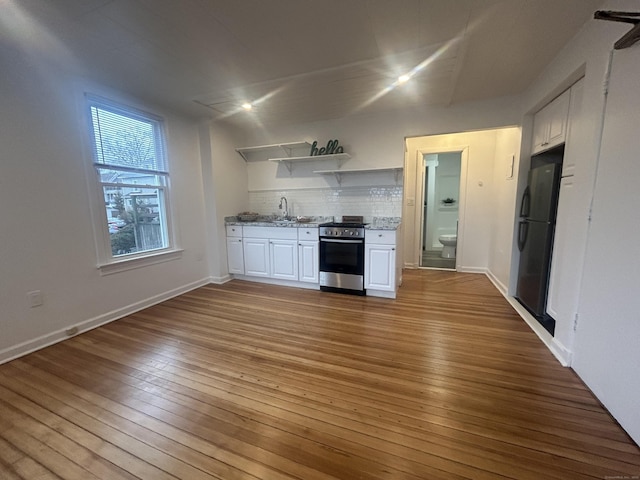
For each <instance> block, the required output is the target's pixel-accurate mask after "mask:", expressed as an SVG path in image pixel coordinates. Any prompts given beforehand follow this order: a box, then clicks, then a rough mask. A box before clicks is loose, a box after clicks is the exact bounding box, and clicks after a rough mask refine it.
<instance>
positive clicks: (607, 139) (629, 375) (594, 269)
mask: <svg viewBox="0 0 640 480" xmlns="http://www.w3.org/2000/svg"><path fill="white" fill-rule="evenodd" d="M639 78H640V43H636V44H635V45H634V46H632V47H630V48H627V49H624V50H617V51H615V53H614V56H613V63H612V67H611V78H610V82H609V94H608V98H607V105H606V110H605V117H604V130H603V136H602V146H601V152H600V155H599V160H598V169H597V178H596V184H595V188H594V194H593V203H592V211H591V224H590V228H589V235H588V240H587V251H586V255H585V263H584V275H583V281H582V289H581V295H580V308H579V312H578V314H579V319H578V325H577V330H576V336H575V340H574V359H573V363H572V367H573V368H574V369H575V370H576V371H577V372H578V374H579V375H580V376H581V377H582V379H583V380H584V381H585V382H586V383H587V385H588V386H589V387H590V388H591V389H592V390H593V391H594V393H595V394H596V395H597V396H598V398H599V399H600V400H601V401H602V402H603V403H604V404H605V406H606V407H607V408H608V409H609V411H610V412H611V413H612V414H613V416H614V417H616V418H617V419H618V421H619V422H620V423H621V424H622V426H623V427H624V428H625V429H626V430H627V432H629V434H630V435H631V436H632V437H633V438H634V440H635V441H636V442H638V441H640V415H638V398H640V375H638V365H640V348H638V339H640V314H639V313H638V312H640V295H639V294H638V292H639V290H638V288H639V287H638V286H639V285H640V254H639V253H638V248H639V246H640V220H639V216H638V211H639V209H640V161H638V152H640V127H639V125H640V95H639V94H638V79H639Z"/></svg>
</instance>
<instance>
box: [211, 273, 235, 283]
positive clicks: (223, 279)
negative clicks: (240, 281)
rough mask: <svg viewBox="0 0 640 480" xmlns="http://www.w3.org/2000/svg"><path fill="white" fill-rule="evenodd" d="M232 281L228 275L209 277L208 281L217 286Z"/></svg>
mask: <svg viewBox="0 0 640 480" xmlns="http://www.w3.org/2000/svg"><path fill="white" fill-rule="evenodd" d="M232 279H233V277H232V276H231V275H229V274H227V275H224V276H222V277H210V278H209V281H210V282H211V283H215V284H217V285H222V284H223V283H227V282H229V281H231V280H232Z"/></svg>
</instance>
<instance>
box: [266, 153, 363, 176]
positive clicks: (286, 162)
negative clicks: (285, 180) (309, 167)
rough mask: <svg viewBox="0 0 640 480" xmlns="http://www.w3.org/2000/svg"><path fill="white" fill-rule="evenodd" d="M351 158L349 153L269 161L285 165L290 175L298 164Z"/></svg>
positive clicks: (272, 159) (271, 159)
mask: <svg viewBox="0 0 640 480" xmlns="http://www.w3.org/2000/svg"><path fill="white" fill-rule="evenodd" d="M349 158H351V155H349V154H348V153H335V154H331V155H307V156H304V157H283V158H270V159H269V161H270V162H279V163H284V165H285V166H286V167H287V170H289V173H291V167H292V166H293V165H294V164H295V163H296V162H313V161H327V160H338V161H342V160H347V159H349Z"/></svg>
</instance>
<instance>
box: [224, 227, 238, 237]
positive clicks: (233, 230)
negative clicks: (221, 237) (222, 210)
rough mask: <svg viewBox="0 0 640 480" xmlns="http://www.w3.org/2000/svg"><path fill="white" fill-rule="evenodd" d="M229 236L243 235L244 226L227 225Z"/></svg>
mask: <svg viewBox="0 0 640 480" xmlns="http://www.w3.org/2000/svg"><path fill="white" fill-rule="evenodd" d="M227 237H242V226H241V225H227Z"/></svg>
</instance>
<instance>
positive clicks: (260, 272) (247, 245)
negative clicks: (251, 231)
mask: <svg viewBox="0 0 640 480" xmlns="http://www.w3.org/2000/svg"><path fill="white" fill-rule="evenodd" d="M242 246H243V252H244V273H245V275H254V276H256V277H268V276H269V240H267V239H265V238H244V239H243V241H242Z"/></svg>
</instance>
